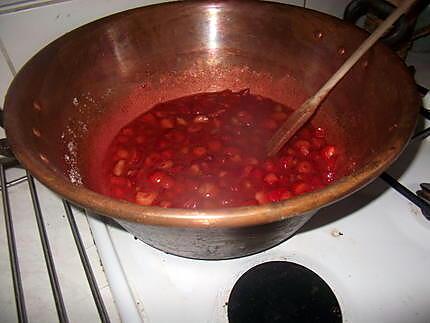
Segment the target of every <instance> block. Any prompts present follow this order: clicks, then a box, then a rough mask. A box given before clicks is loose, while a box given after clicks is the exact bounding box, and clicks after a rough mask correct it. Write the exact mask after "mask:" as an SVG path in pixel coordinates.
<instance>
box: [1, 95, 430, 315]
mask: <svg viewBox="0 0 430 323" xmlns="http://www.w3.org/2000/svg"><path fill="white" fill-rule="evenodd" d="M419 89H420V91H421V92H422V93H423V95H424V94H425V93H427V92H428V90H426V89H424V88H422V87H419ZM420 114H421V115H422V117H423V118H424V119H427V120H430V111H429V110H427V109H425V108H424V107H422V108H421V111H420ZM429 135H430V127H427V128H425V129H423V130H420V131H419V132H417V133H416V134H415V135H414V136H413V137H412V140H411V142H414V141H418V140H424V139H425V138H427V137H428V136H429ZM0 153H1V154H3V155H5V156H8V155H9V156H10V154H8V153H7V152H4V151H0ZM16 166H19V164H18V162H17V160H16V159H15V158H14V157H3V158H0V185H1V187H0V190H1V195H2V201H3V211H4V220H5V226H6V236H7V244H8V251H9V261H10V268H11V271H12V280H13V288H14V295H15V304H16V310H17V317H18V321H19V322H24V323H25V322H28V317H27V311H26V306H25V297H24V292H23V288H22V279H21V273H20V267H19V261H18V250H17V247H16V242H15V234H14V226H13V210H11V207H10V203H9V188H10V187H12V186H14V185H23V184H24V183H27V185H28V192H29V194H30V196H31V200H32V204H33V210H34V215H35V217H36V221H37V228H38V233H39V237H40V242H41V244H42V249H43V254H44V258H45V264H46V270H47V273H48V276H49V280H50V284H51V290H52V293H53V296H54V301H55V307H56V310H57V315H58V319H59V322H69V319H68V316H67V311H66V307H65V305H64V300H63V296H62V291H61V286H60V284H59V281H58V276H57V272H56V268H55V263H54V259H53V257H52V252H51V248H50V244H49V239H48V236H47V232H46V227H45V223H44V216H43V212H42V210H41V207H40V201H39V196H38V193H37V188H36V185H35V180H34V178H33V177H32V176H31V174H30V173H29V172H28V171H26V175H25V176H22V177H19V178H17V179H14V180H11V181H9V182H8V181H7V180H6V170H7V169H8V168H11V167H16ZM380 178H381V179H382V180H383V181H384V182H385V183H386V184H387V185H389V186H391V187H392V188H393V189H395V190H396V191H398V192H399V193H400V194H402V195H403V196H404V197H405V198H407V199H408V200H410V201H411V202H412V203H414V204H415V205H416V206H418V207H419V208H420V209H421V211H422V213H423V216H425V217H426V218H427V219H428V220H430V205H429V202H428V201H427V200H425V199H424V198H422V197H421V196H420V195H419V194H416V193H414V192H412V191H410V190H409V189H408V188H406V187H405V186H403V185H402V184H401V183H400V182H399V181H398V180H396V179H395V178H394V177H393V176H391V175H390V174H389V173H387V172H384V173H383V174H381V176H380ZM62 203H63V206H64V210H65V213H66V216H67V220H68V223H69V226H70V230H71V232H72V235H73V238H74V242H75V245H76V248H77V251H78V253H79V257H80V260H81V263H82V267H83V269H84V271H85V275H86V278H87V280H88V284H89V288H90V289H91V293H92V296H93V299H94V302H95V305H96V307H97V311H98V314H99V318H100V321H101V322H103V323H104V322H110V318H109V315H108V312H107V310H106V306H105V303H104V300H103V298H102V296H101V294H100V289H99V286H98V285H97V281H96V279H95V276H94V272H93V269H92V267H91V264H90V262H89V259H88V256H87V253H86V251H85V248H84V245H83V242H82V238H81V235H80V233H79V229H78V226H77V225H76V221H75V216H74V213H73V208H72V206H71V204H70V203H69V202H68V201H66V200H62Z"/></svg>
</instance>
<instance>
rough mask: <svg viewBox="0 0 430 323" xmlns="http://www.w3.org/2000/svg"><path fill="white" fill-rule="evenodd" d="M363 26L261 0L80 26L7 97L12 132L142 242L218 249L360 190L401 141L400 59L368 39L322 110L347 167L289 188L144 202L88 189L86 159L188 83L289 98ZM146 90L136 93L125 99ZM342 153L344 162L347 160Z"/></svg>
mask: <svg viewBox="0 0 430 323" xmlns="http://www.w3.org/2000/svg"><path fill="white" fill-rule="evenodd" d="M366 36H367V34H366V33H365V32H364V31H361V30H359V29H357V28H356V27H355V26H353V25H350V24H347V23H344V22H342V21H341V20H339V19H336V18H334V17H331V16H328V15H325V14H321V13H318V12H315V11H312V10H307V9H304V8H299V7H294V6H289V5H284V4H279V3H271V2H260V1H198V2H191V1H190V2H174V3H166V4H160V5H154V6H148V7H143V8H138V9H133V10H129V11H125V12H122V13H119V14H115V15H112V16H109V17H106V18H103V19H101V20H98V21H95V22H93V23H90V24H88V25H85V26H83V27H80V28H78V29H76V30H74V31H72V32H70V33H68V34H66V35H64V36H62V37H61V38H59V39H58V40H56V41H54V42H53V43H51V44H49V45H48V46H46V47H45V48H44V49H42V50H41V51H40V52H39V53H37V54H36V55H35V56H34V57H33V58H32V59H31V60H30V61H29V62H28V63H27V64H26V65H25V66H24V67H23V68H22V69H21V71H20V72H19V73H18V75H17V76H16V78H15V79H14V81H13V82H12V85H11V86H10V88H9V91H8V93H7V96H6V100H5V116H4V118H5V127H6V133H7V138H8V140H9V143H10V145H11V147H12V149H13V151H14V153H15V155H16V157H17V159H18V160H19V161H20V162H21V163H22V165H23V166H24V167H25V168H27V169H29V170H30V172H31V173H32V174H33V175H34V176H35V177H36V178H37V179H38V180H40V181H41V182H42V183H44V184H45V185H46V186H48V187H49V188H50V189H52V190H53V191H54V192H56V193H58V194H59V195H60V196H62V197H64V198H65V199H67V200H69V201H71V202H73V203H75V204H77V205H80V206H82V207H83V208H85V209H86V210H88V211H89V212H90V213H96V214H100V215H102V216H104V217H110V218H113V219H115V220H116V221H117V222H119V223H120V224H121V226H123V227H124V228H125V229H126V230H128V231H129V232H131V233H132V234H133V235H135V236H136V237H137V238H139V239H141V240H142V241H144V242H146V243H148V244H149V245H152V246H154V247H155V248H159V249H161V250H164V251H166V252H168V253H172V254H176V255H181V256H185V257H192V258H202V259H224V258H232V257H238V256H244V255H248V254H252V253H256V252H259V251H261V250H264V249H267V248H269V247H272V246H274V245H276V244H278V243H280V242H282V241H283V240H285V239H287V238H288V237H289V236H291V235H292V234H293V233H294V232H295V231H297V230H298V229H299V228H300V227H301V226H302V225H303V224H304V223H305V222H306V221H307V220H308V219H310V218H311V216H312V215H313V214H314V213H315V212H316V211H317V210H318V209H320V208H322V207H324V206H326V205H328V204H330V203H333V202H335V201H337V200H339V199H341V198H343V197H345V196H347V195H349V194H351V193H352V192H354V191H356V190H358V189H359V188H361V187H362V186H364V185H366V184H367V183H369V182H370V181H372V180H373V179H374V178H375V177H377V176H378V175H379V174H380V173H381V172H382V171H383V170H384V169H386V168H387V167H388V166H389V165H390V164H391V163H392V162H393V161H394V160H395V159H396V158H397V157H398V156H399V154H400V153H401V151H402V149H403V148H404V147H405V145H406V143H407V142H408V140H409V138H410V135H411V132H412V131H413V129H414V127H415V123H416V117H417V113H418V107H419V100H418V95H417V92H416V89H415V86H414V82H413V79H412V77H411V75H410V74H409V72H408V70H407V68H406V67H405V65H404V64H403V63H402V62H401V61H400V59H399V58H398V57H397V56H396V55H395V54H394V53H393V52H392V51H390V50H389V49H388V48H386V47H385V46H384V45H382V44H377V45H376V46H374V47H373V48H372V49H371V50H370V51H369V52H368V53H367V54H366V55H365V56H364V57H363V58H362V59H361V60H360V61H359V62H358V63H357V64H356V66H355V67H354V68H353V69H352V70H351V72H350V73H349V74H348V75H347V76H346V77H345V78H344V79H343V80H342V81H341V83H340V84H339V85H338V86H337V87H336V89H335V90H334V91H333V92H332V93H331V95H330V96H329V97H328V98H327V100H326V101H325V102H324V103H323V104H322V106H321V107H320V109H319V112H318V113H317V115H316V116H315V117H314V118H313V119H312V122H313V123H314V124H315V125H321V126H323V127H325V128H326V129H331V131H330V133H331V134H332V135H331V136H332V138H329V139H330V141H331V142H334V143H337V144H338V145H339V146H341V147H345V151H344V155H345V156H346V157H347V159H348V160H349V161H351V163H355V167H354V169H355V171H354V172H353V173H351V174H350V175H349V176H346V177H343V178H341V179H340V180H338V181H336V182H335V183H333V184H331V185H329V186H328V187H326V188H324V189H322V190H319V191H316V192H312V193H308V194H304V195H301V196H298V197H295V198H293V199H290V200H288V201H284V202H279V203H273V204H267V205H262V206H250V207H238V208H226V209H216V210H183V209H164V208H158V207H142V206H139V205H135V204H131V203H128V202H124V201H120V200H115V199H112V198H109V197H107V196H103V195H101V194H98V193H96V192H95V191H94V190H92V189H91V188H92V187H93V185H94V183H95V181H96V180H97V178H96V176H95V174H93V172H91V169H93V168H94V167H97V165H100V162H101V159H102V157H103V155H104V152H105V151H106V149H107V146H108V144H109V143H110V140H111V139H112V138H113V136H114V135H115V134H116V133H117V132H118V131H119V129H121V128H122V127H123V126H124V125H125V124H127V123H128V122H129V121H130V120H132V119H133V118H134V117H136V116H137V115H139V114H141V113H142V112H144V111H146V110H148V109H149V108H151V107H152V106H153V105H154V104H156V103H159V102H163V101H166V100H169V99H173V98H177V97H180V96H185V95H189V94H194V93H197V92H208V91H219V90H223V89H227V88H228V89H232V90H235V91H237V90H241V89H244V88H250V90H251V92H252V93H256V94H260V95H263V96H266V97H270V98H272V99H274V100H275V101H278V102H281V103H284V104H286V105H289V106H292V107H293V108H297V107H298V106H299V105H300V103H302V102H303V101H304V100H305V99H306V98H307V97H308V96H309V95H312V94H313V93H314V92H315V91H316V90H317V89H318V88H319V87H320V86H321V85H322V84H323V83H324V82H325V81H326V80H327V79H328V77H329V76H330V75H331V73H333V72H334V71H335V70H336V69H337V68H338V67H339V66H340V65H341V63H342V62H343V61H344V60H345V57H346V56H347V55H348V54H350V53H351V52H352V51H354V50H355V49H356V47H357V46H358V45H359V44H360V43H361V42H362V41H363V40H364V39H365V37H366ZM137 90H139V91H140V92H139V93H142V94H141V96H140V97H139V102H141V104H139V105H135V106H133V107H132V108H125V107H124V105H122V104H121V102H124V100H132V98H133V93H137ZM346 164H347V163H346Z"/></svg>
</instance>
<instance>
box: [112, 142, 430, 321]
mask: <svg viewBox="0 0 430 323" xmlns="http://www.w3.org/2000/svg"><path fill="white" fill-rule="evenodd" d="M419 146H420V147H419V152H418V156H415V157H418V158H416V159H414V161H413V162H412V163H410V161H409V160H408V159H409V158H408V157H409V156H411V155H412V154H415V153H416V151H415V150H416V148H417V147H415V145H413V146H411V148H410V149H408V151H407V152H406V154H405V155H404V157H403V158H402V159H400V160H399V161H398V163H397V164H396V165H394V167H392V168H391V169H390V172H391V173H392V174H396V173H398V172H400V170H401V171H402V172H403V171H404V168H405V167H406V168H407V169H406V171H405V172H404V173H403V175H402V176H401V178H400V180H401V182H402V183H403V184H404V185H406V186H407V187H409V188H410V189H412V190H416V189H418V182H417V179H418V180H419V181H427V182H429V181H430V174H429V172H428V171H426V170H427V167H428V166H427V165H429V164H430V145H429V143H428V141H427V142H424V143H423V144H421V145H419ZM109 233H110V237H111V239H112V241H113V243H114V246H115V250H116V252H117V254H118V255H119V259H120V262H121V265H122V268H123V270H124V272H125V275H126V278H127V280H128V284H129V285H130V286H131V288H132V290H133V293H134V295H135V298H136V302H139V304H140V305H141V304H143V306H142V305H141V311H142V313H144V315H145V316H146V317H147V318H149V320H148V321H150V322H227V319H226V311H227V308H226V306H225V303H226V302H227V301H228V295H229V293H230V291H231V288H232V287H233V285H234V283H235V282H236V280H237V279H238V278H239V277H240V276H241V275H242V274H243V273H244V272H246V271H247V270H248V269H250V268H251V267H253V266H255V265H257V264H259V263H262V262H266V261H271V260H288V261H293V262H297V263H299V264H302V265H304V266H306V267H308V268H310V269H312V270H314V271H315V272H317V273H318V274H319V275H320V276H321V277H322V278H323V279H325V281H326V282H327V283H328V284H329V285H330V286H331V287H332V289H333V290H334V292H335V294H336V296H337V297H338V300H339V302H340V305H341V308H342V312H343V318H344V321H345V322H399V323H401V322H417V323H418V322H423V323H424V322H428V318H429V317H430V308H429V307H428V306H427V305H428V295H430V281H429V280H428V279H426V277H427V274H428V271H429V270H430V257H428V255H429V253H430V221H428V220H425V219H424V217H423V216H422V214H421V211H420V210H419V209H418V208H417V207H416V206H414V205H413V204H411V203H410V202H408V201H407V200H405V199H404V198H403V197H402V196H400V195H399V193H397V192H396V191H394V190H393V189H387V186H386V184H385V183H384V182H382V180H380V179H377V180H376V181H375V182H374V183H372V184H371V185H369V186H368V187H367V188H365V189H363V190H361V191H360V192H358V193H356V194H354V195H352V196H351V197H349V198H347V199H345V200H343V201H341V202H339V203H337V204H335V205H333V206H330V207H328V208H326V209H324V210H322V211H321V212H319V213H318V214H317V215H315V216H314V218H313V219H312V220H311V221H310V222H309V223H308V224H307V225H305V227H304V229H302V230H300V232H299V233H298V234H296V235H295V236H294V237H293V238H291V239H289V240H288V241H286V242H285V243H283V244H281V245H279V246H277V247H275V248H272V249H270V250H268V251H266V252H263V253H260V254H257V255H254V256H250V257H244V258H240V259H234V260H223V261H198V260H189V259H185V258H180V257H176V256H171V255H167V254H165V253H163V252H161V251H158V250H155V249H154V248H151V247H149V246H147V245H145V244H144V243H142V242H140V241H137V240H135V239H134V238H133V237H132V236H131V235H130V234H128V233H126V232H125V231H123V230H120V229H117V228H113V227H109ZM286 292H288V291H286Z"/></svg>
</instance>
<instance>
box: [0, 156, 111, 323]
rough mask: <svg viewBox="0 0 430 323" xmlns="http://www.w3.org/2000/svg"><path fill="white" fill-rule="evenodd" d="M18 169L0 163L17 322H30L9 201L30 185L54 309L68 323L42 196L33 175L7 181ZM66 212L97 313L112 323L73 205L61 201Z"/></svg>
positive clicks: (6, 161)
mask: <svg viewBox="0 0 430 323" xmlns="http://www.w3.org/2000/svg"><path fill="white" fill-rule="evenodd" d="M16 166H18V162H17V161H16V160H15V159H14V158H13V157H4V158H1V159H0V184H1V188H0V189H1V195H2V202H3V212H4V223H5V230H6V237H7V245H8V252H9V262H10V268H11V274H12V283H13V290H14V296H15V297H14V299H15V306H16V313H17V319H18V322H23V323H25V322H28V321H29V319H28V316H27V309H26V305H25V296H24V291H23V286H22V278H21V271H20V266H19V260H18V258H19V257H18V252H19V250H18V248H17V246H16V240H15V230H14V225H13V210H12V209H11V204H10V200H9V194H10V192H9V189H10V188H11V187H12V186H15V185H24V184H25V183H27V185H28V193H29V194H30V196H31V201H32V205H33V211H34V215H35V218H36V222H37V229H38V233H39V238H40V243H41V246H42V251H43V255H44V258H45V259H44V260H45V265H46V271H47V273H48V277H49V281H50V285H51V291H52V295H53V298H54V302H55V308H56V311H57V316H58V320H59V322H69V318H68V315H67V310H66V306H65V302H64V299H63V293H62V290H61V286H60V283H59V279H58V275H57V271H56V267H55V262H54V258H53V255H52V252H51V247H50V243H49V239H48V235H47V230H46V225H45V221H44V216H43V212H42V209H41V207H40V201H39V195H38V191H37V187H36V184H35V180H34V178H33V176H31V174H30V173H29V172H28V171H26V174H25V175H24V176H21V177H19V178H17V179H14V180H11V181H7V177H6V170H7V169H9V168H11V167H16ZM62 203H63V207H64V211H65V214H66V217H67V220H68V223H69V226H70V230H71V233H72V236H73V239H74V242H75V246H76V251H77V252H78V254H79V258H80V261H81V264H82V268H83V270H84V272H85V275H86V279H87V281H88V286H89V288H90V290H91V294H92V297H93V300H94V303H95V306H96V308H97V312H98V315H99V318H100V322H103V323H105V322H106V323H107V322H110V318H109V314H108V312H107V310H106V306H105V302H104V300H103V297H102V296H101V293H100V288H99V286H98V284H97V281H96V278H95V275H94V271H93V268H92V266H91V263H90V261H89V258H88V255H87V252H86V250H85V248H84V244H83V241H82V238H81V234H80V232H79V229H78V226H77V224H76V221H75V214H74V211H73V208H72V206H71V204H70V203H69V202H68V201H66V200H64V199H63V200H62Z"/></svg>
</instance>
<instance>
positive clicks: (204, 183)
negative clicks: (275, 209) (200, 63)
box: [103, 90, 338, 209]
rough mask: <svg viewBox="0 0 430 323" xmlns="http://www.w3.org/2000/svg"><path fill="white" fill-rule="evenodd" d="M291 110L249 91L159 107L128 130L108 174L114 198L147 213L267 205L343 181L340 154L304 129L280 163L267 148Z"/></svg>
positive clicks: (322, 136)
mask: <svg viewBox="0 0 430 323" xmlns="http://www.w3.org/2000/svg"><path fill="white" fill-rule="evenodd" d="M291 112H292V110H291V109H290V108H288V107H287V106H285V105H282V104H280V103H278V102H274V101H272V100H271V99H269V98H265V97H262V96H259V95H253V94H251V93H250V91H239V92H232V91H230V90H226V91H222V92H215V93H199V94H196V95H191V96H187V97H182V98H178V99H175V100H172V101H168V102H164V103H160V104H158V105H156V106H154V107H153V108H152V109H151V110H149V111H148V112H146V113H144V114H142V115H140V116H139V117H137V118H136V119H135V120H133V121H131V122H130V123H129V124H127V125H126V126H125V127H123V128H122V129H121V130H120V131H119V133H118V134H117V135H116V136H115V137H114V139H113V141H112V143H111V144H110V147H109V149H108V152H107V153H106V157H105V163H104V165H105V166H104V168H103V173H104V174H105V175H104V178H105V183H104V185H105V186H106V187H107V188H108V191H109V193H108V194H109V195H110V196H111V197H114V198H117V199H122V200H126V201H129V202H134V203H137V204H139V205H143V206H160V207H164V208H169V207H174V208H188V209H196V208H203V209H209V208H222V207H235V206H249V205H261V204H266V203H271V202H280V201H287V200H288V199H290V198H292V197H294V196H297V195H300V194H304V193H307V192H311V191H314V190H316V189H320V188H322V187H324V186H325V185H328V184H329V183H331V182H333V181H334V180H336V178H337V177H336V176H337V173H336V161H337V160H338V150H337V149H336V146H334V145H331V144H330V143H328V142H327V141H326V137H327V134H326V130H325V129H323V128H321V127H315V128H314V127H312V126H311V125H307V126H305V127H304V128H303V129H301V130H300V131H299V132H298V133H297V134H296V135H295V136H294V137H293V138H292V140H291V141H290V142H289V143H288V144H287V145H286V146H285V147H283V149H282V150H281V151H280V153H279V154H278V155H277V156H275V157H273V158H267V157H266V155H265V151H266V149H265V146H266V144H267V142H268V140H269V139H270V137H271V136H272V135H273V133H274V132H275V131H276V129H277V128H278V127H279V126H280V124H281V123H282V122H283V121H284V120H286V119H287V118H288V116H289V115H290V114H291Z"/></svg>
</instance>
